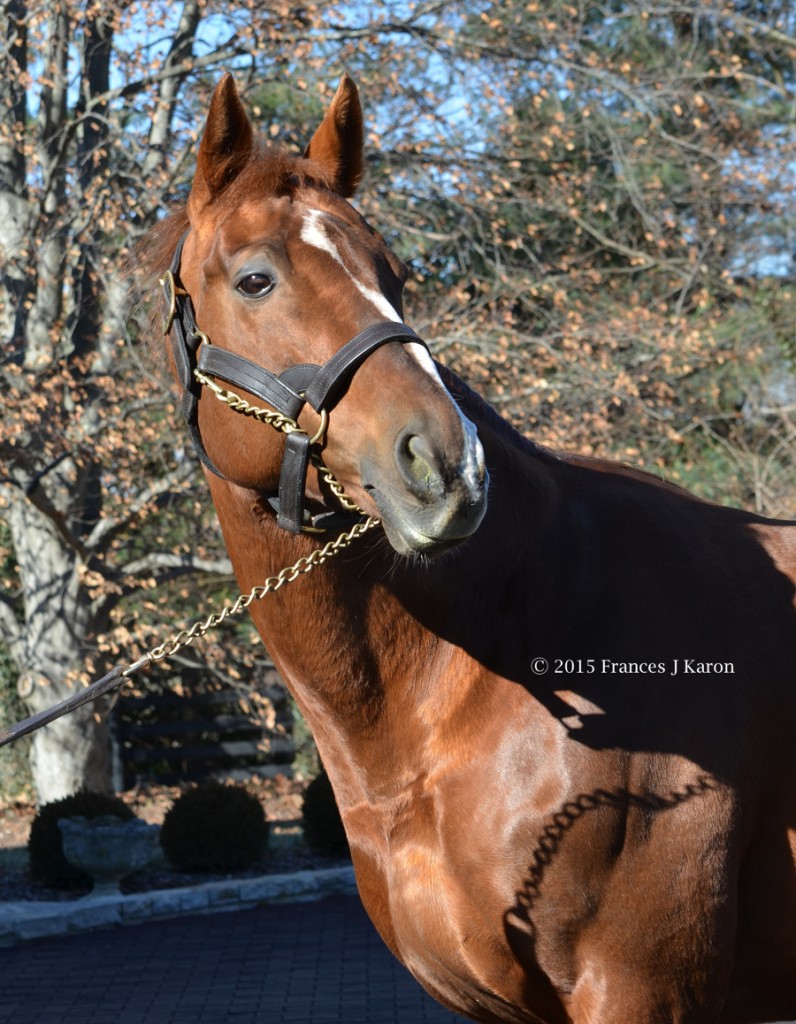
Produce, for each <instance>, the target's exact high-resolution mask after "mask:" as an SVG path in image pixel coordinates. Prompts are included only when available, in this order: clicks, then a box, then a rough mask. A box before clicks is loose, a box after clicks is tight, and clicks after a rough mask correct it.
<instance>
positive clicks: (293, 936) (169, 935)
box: [0, 897, 463, 1024]
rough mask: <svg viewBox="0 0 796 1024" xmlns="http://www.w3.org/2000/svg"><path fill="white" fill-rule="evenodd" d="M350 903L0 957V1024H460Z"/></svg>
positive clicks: (165, 925) (48, 945)
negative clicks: (421, 984)
mask: <svg viewBox="0 0 796 1024" xmlns="http://www.w3.org/2000/svg"><path fill="white" fill-rule="evenodd" d="M462 1020H463V1018H461V1017H457V1016H455V1015H454V1014H451V1013H448V1012H447V1011H446V1010H444V1009H443V1008H442V1007H441V1006H439V1005H438V1004H437V1003H435V1002H434V1001H433V1000H432V999H430V998H429V997H428V996H427V995H426V994H425V993H424V992H423V990H422V989H421V988H420V986H419V985H418V984H417V983H416V982H415V981H414V979H413V978H412V977H411V976H410V975H409V974H408V973H407V972H406V971H405V970H404V968H403V967H401V966H400V964H398V963H397V961H396V960H395V959H394V958H393V957H392V955H391V954H390V953H389V951H388V950H387V949H386V947H385V946H384V944H383V943H382V941H381V939H380V938H379V937H378V935H377V934H376V932H375V930H374V928H373V926H372V925H371V924H370V921H369V920H368V919H367V916H366V915H365V912H364V910H363V909H362V906H361V904H360V902H359V900H358V899H357V898H356V897H333V898H330V899H327V900H324V901H322V902H319V903H297V904H290V905H271V906H264V907H262V908H259V909H256V910H243V911H236V912H233V913H222V914H208V915H202V916H197V917H183V918H177V919H173V920H168V921H159V922H149V923H146V924H141V925H135V926H130V927H125V928H117V929H111V930H103V931H96V932H88V933H83V934H78V935H72V936H68V935H65V936H62V937H59V938H55V939H41V940H37V941H35V942H30V943H26V944H24V945H21V946H15V947H11V948H9V949H2V950H0V1024H456V1022H457V1021H459V1022H461V1021H462Z"/></svg>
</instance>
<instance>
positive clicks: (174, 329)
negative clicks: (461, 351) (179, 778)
mask: <svg viewBox="0 0 796 1024" xmlns="http://www.w3.org/2000/svg"><path fill="white" fill-rule="evenodd" d="M187 237H188V232H187V231H186V232H185V234H184V235H183V236H182V237H181V238H180V240H179V242H178V243H177V248H176V249H175V251H174V256H173V258H172V261H171V265H170V267H169V269H168V270H167V271H166V273H165V275H164V276H163V278H162V279H161V282H160V283H161V286H162V288H163V298H164V300H165V306H166V313H165V316H164V318H163V333H164V335H166V336H167V337H168V338H169V339H170V341H171V351H172V354H173V356H174V363H175V366H176V370H177V377H178V380H179V384H180V387H181V388H182V412H183V416H184V417H185V422H186V424H187V426H188V430H189V432H190V435H191V440H192V442H193V445H194V448H195V449H196V453H197V455H198V456H199V459H200V460H201V462H202V464H203V465H205V466H206V467H207V468H208V469H209V470H211V471H212V472H213V473H215V474H216V476H219V477H222V478H223V479H226V477H225V475H224V473H222V472H221V470H220V469H219V468H218V467H217V466H216V465H215V464H214V463H213V461H212V459H211V458H210V456H209V455H208V453H207V450H206V449H205V446H204V442H203V441H202V435H201V431H200V429H199V399H200V397H201V387H202V384H203V383H204V380H203V379H202V378H205V376H207V377H212V378H216V377H218V378H220V379H221V380H223V381H225V382H226V383H227V384H231V385H233V386H236V387H240V388H243V390H244V391H246V392H248V393H249V394H251V395H256V396H257V398H260V399H262V400H263V401H264V402H267V403H268V405H269V406H271V408H272V409H274V410H275V411H276V413H277V414H279V416H281V417H282V418H283V421H287V423H288V428H285V427H284V426H282V427H281V429H284V430H285V432H286V433H287V440H286V443H285V452H284V455H283V457H282V468H281V471H280V475H279V493H278V496H271V497H269V499H268V501H269V503H270V504H271V505H272V507H274V508H275V509H276V512H277V523H278V524H279V526H281V527H282V528H283V529H285V530H289V531H290V532H291V533H300V532H301V531H302V530H307V529H309V530H310V532H315V531H317V529H318V527H319V524H322V525H320V529H321V530H324V529H327V528H329V526H328V525H327V524H328V523H329V522H330V517H334V518H339V513H325V514H324V515H323V516H320V517H315V520H312V522H313V523H314V524H315V525H309V523H310V521H311V517H310V515H309V512H307V510H305V508H304V491H305V488H306V480H307V467H308V464H309V458H310V449H311V447H312V446H313V444H318V443H322V441H323V437H324V435H325V425H326V422H327V420H328V414H329V412H330V411H331V410H332V409H333V408H334V406H335V405H336V404H337V402H338V401H339V399H340V397H341V396H342V392H343V390H344V388H345V386H346V384H348V382H349V381H350V380H351V378H352V377H353V375H354V374H355V373H356V371H357V369H358V368H359V366H360V365H361V364H362V363H363V362H364V361H365V359H367V357H368V356H369V355H370V354H371V353H372V352H374V351H375V350H376V349H377V348H380V347H381V346H382V345H385V344H387V343H388V342H392V341H398V342H402V343H404V344H406V343H407V342H419V343H420V344H421V345H423V346H424V347H426V346H425V342H424V341H423V339H422V338H421V337H420V336H419V335H417V334H416V333H415V332H414V331H413V330H412V328H411V327H407V326H406V324H403V323H400V322H392V321H381V322H379V323H375V324H371V325H370V326H369V327H366V328H365V329H364V330H363V331H361V332H360V333H359V334H357V335H356V336H355V337H354V338H352V339H351V341H349V342H347V343H346V344H345V345H343V347H342V348H341V349H340V350H339V352H336V353H335V354H334V355H333V356H332V357H331V358H330V359H329V360H328V361H327V362H326V363H324V364H323V366H318V365H317V364H315V363H301V364H298V365H296V366H291V367H289V368H288V369H287V370H284V371H283V372H282V373H281V374H279V375H277V374H275V373H272V372H271V371H270V370H268V369H266V368H265V367H263V366H259V365H258V364H257V363H254V362H252V361H251V360H250V359H246V358H244V357H243V356H239V355H236V354H235V353H234V352H227V351H225V350H224V349H221V348H218V347H217V346H215V345H213V344H211V342H210V339H209V338H208V337H207V335H206V334H204V333H203V332H202V331H201V330H200V329H199V327H198V325H197V323H196V313H195V311H194V306H193V302H192V301H191V296H190V295H189V294H188V292H187V291H186V290H185V289H184V288H183V287H182V286H181V284H180V261H181V259H182V251H183V247H184V245H185V239H186V238H187ZM200 345H201V348H200ZM197 350H198V356H197ZM197 371H198V373H197ZM305 405H310V406H312V408H313V409H314V410H315V411H316V412H317V413H320V414H321V417H322V420H321V428H320V430H319V432H318V434H316V435H315V437H313V438H311V437H310V436H309V435H308V434H307V433H306V432H305V431H304V430H302V429H301V428H300V427H298V425H297V421H298V417H299V414H300V413H301V410H302V409H303V408H304V406H305ZM347 518H349V516H348V515H347Z"/></svg>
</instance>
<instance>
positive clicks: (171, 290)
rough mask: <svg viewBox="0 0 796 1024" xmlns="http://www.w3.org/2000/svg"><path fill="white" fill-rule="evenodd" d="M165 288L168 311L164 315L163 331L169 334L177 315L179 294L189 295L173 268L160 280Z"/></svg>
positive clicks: (164, 294) (161, 285)
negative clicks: (175, 276) (180, 283)
mask: <svg viewBox="0 0 796 1024" xmlns="http://www.w3.org/2000/svg"><path fill="white" fill-rule="evenodd" d="M158 283H159V284H160V287H161V288H162V289H163V298H164V299H165V300H166V312H165V314H164V316H163V333H164V334H165V335H168V334H169V333H170V332H171V327H172V324H173V323H174V318H175V317H176V315H177V296H178V295H187V294H188V292H186V291H185V289H184V288H180V286H179V285H178V284H177V281H176V280H175V278H174V274H173V273H172V272H171V270H167V271H166V273H165V274H164V275H163V277H161V278H160V281H159V282H158Z"/></svg>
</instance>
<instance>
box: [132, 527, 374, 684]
mask: <svg viewBox="0 0 796 1024" xmlns="http://www.w3.org/2000/svg"><path fill="white" fill-rule="evenodd" d="M380 525H381V523H380V521H379V520H378V519H376V518H374V517H373V516H368V518H367V519H366V520H365V521H364V522H363V523H355V524H354V525H353V526H352V527H351V529H350V530H346V531H345V533H341V534H339V535H338V536H337V537H335V538H334V540H330V541H328V542H327V543H326V544H324V546H323V547H322V548H316V549H315V550H314V551H312V552H310V554H309V555H302V557H301V558H299V559H298V561H296V562H294V563H293V565H288V566H286V567H285V568H284V569H280V571H279V572H278V573H277V574H276V575H275V576H269V577H268V578H267V579H266V580H265V581H264V582H263V583H261V584H259V585H258V586H256V587H254V588H253V589H252V590H250V591H249V593H248V594H240V595H239V596H238V597H237V599H236V600H235V601H233V602H232V603H231V604H228V605H225V606H224V607H223V608H222V609H221V611H219V612H213V614H212V615H209V616H208V617H207V618H206V619H204V620H201V621H199V622H195V623H194V624H193V625H192V626H191V627H190V628H188V629H181V630H180V631H179V632H178V633H175V634H174V636H172V637H171V638H170V639H168V640H165V641H164V642H163V643H162V644H158V646H157V647H153V648H152V649H151V650H150V651H148V652H147V653H146V654H144V655H142V656H141V657H140V658H139V659H138V661H137V662H136V663H135V664H134V665H131V666H130V667H129V668H128V669H127V670H126V671H125V672H124V673H123V675H125V676H131V675H134V674H135V672H137V671H138V670H139V669H140V668H141V667H142V666H143V665H144V664H155V663H156V662H159V661H165V660H166V659H167V658H171V657H173V656H174V655H175V654H176V653H177V651H179V650H181V649H182V648H183V647H187V646H188V645H189V644H192V643H193V641H194V640H197V639H198V638H199V637H203V636H204V635H205V634H206V633H208V632H209V631H210V630H211V629H215V627H216V626H219V625H220V624H221V623H222V622H223V621H224V620H225V619H227V618H229V617H230V616H231V615H239V614H240V613H241V612H243V611H245V610H246V609H247V608H248V607H249V605H250V604H252V602H254V601H261V600H262V599H263V598H264V597H265V596H266V595H267V594H273V593H275V592H276V591H277V590H279V589H280V588H281V587H283V586H285V584H286V583H293V582H294V580H297V579H298V578H299V576H302V575H303V574H304V573H307V572H310V571H311V570H312V569H315V568H316V567H317V566H319V565H323V563H324V562H327V561H328V560H329V559H330V558H334V556H335V555H338V554H339V553H340V552H341V551H345V549H346V548H347V547H350V545H351V544H352V543H353V542H354V541H355V540H357V539H358V538H359V537H362V536H363V535H364V534H365V533H367V531H368V530H372V529H373V528H374V527H376V526H380Z"/></svg>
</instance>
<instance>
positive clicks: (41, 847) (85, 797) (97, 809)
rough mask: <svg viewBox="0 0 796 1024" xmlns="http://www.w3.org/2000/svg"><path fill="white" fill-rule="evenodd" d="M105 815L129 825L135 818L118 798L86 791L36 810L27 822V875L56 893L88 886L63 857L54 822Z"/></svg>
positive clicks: (86, 881)
mask: <svg viewBox="0 0 796 1024" xmlns="http://www.w3.org/2000/svg"><path fill="white" fill-rule="evenodd" d="M109 814H110V815H114V816H115V817H117V818H120V819H121V820H122V821H132V820H133V818H135V814H133V812H132V811H131V810H130V808H129V807H128V806H127V804H126V803H125V802H124V800H121V799H120V798H119V797H117V796H111V795H110V794H109V793H93V792H91V791H90V790H86V789H83V790H80V792H78V793H74V794H73V795H72V796H66V797H64V798H63V799H61V800H54V801H53V802H52V803H50V804H44V805H43V806H42V807H40V808H39V810H38V812H37V814H36V817H35V818H34V819H33V821H32V822H31V826H30V836H29V838H28V858H29V860H30V873H31V875H32V876H33V877H34V878H35V879H37V880H38V881H40V882H43V883H44V885H49V886H53V887H54V888H58V889H69V888H72V887H77V886H83V885H89V886H90V885H91V879H90V878H89V876H88V875H87V874H86V873H85V872H84V871H80V870H79V869H78V868H76V867H73V866H72V865H71V864H70V863H69V861H68V860H67V859H66V857H64V849H63V845H62V842H61V830H60V828H58V822H59V821H60V820H61V819H62V818H77V817H83V818H88V819H91V818H101V817H103V816H104V815H109Z"/></svg>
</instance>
